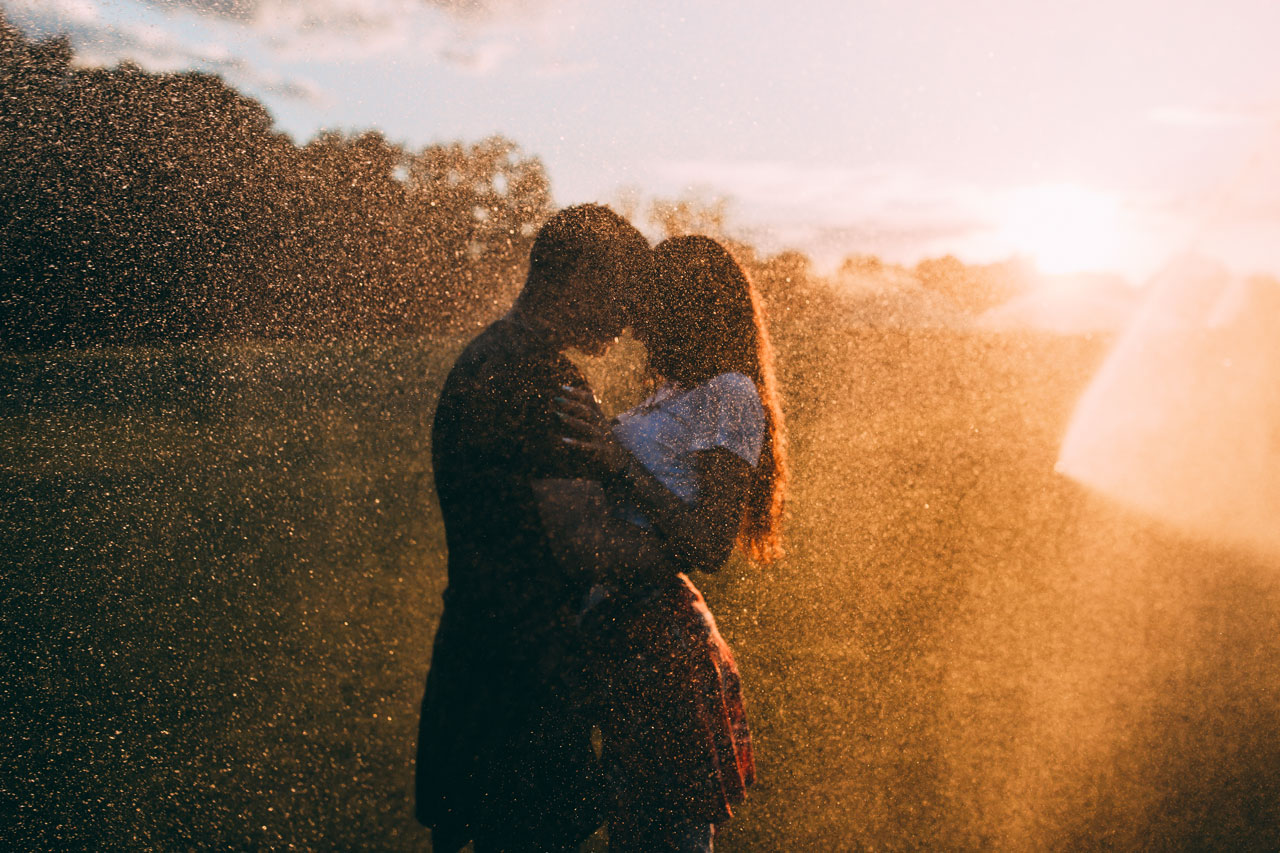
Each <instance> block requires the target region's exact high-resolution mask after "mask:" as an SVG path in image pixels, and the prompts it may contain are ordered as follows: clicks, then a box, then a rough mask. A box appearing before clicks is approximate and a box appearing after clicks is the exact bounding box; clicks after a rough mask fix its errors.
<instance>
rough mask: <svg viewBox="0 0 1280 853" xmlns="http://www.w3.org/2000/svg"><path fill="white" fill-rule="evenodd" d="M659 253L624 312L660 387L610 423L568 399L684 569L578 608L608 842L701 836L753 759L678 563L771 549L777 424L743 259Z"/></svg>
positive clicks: (707, 244)
mask: <svg viewBox="0 0 1280 853" xmlns="http://www.w3.org/2000/svg"><path fill="white" fill-rule="evenodd" d="M655 255H656V260H657V268H658V287H657V290H656V292H655V293H654V294H653V295H652V297H651V298H649V299H647V300H645V303H644V304H641V305H639V306H636V309H635V314H634V324H633V325H634V329H635V332H636V335H637V337H638V338H639V339H640V341H641V342H642V343H643V344H644V345H645V347H646V349H647V350H648V354H649V366H650V368H651V370H652V371H653V373H654V374H655V377H656V379H657V380H659V385H658V388H657V391H656V392H655V393H654V394H653V395H652V396H651V397H650V398H649V399H648V400H646V401H645V402H644V403H642V404H641V405H639V406H637V407H636V408H634V409H632V410H631V411H629V412H626V413H625V414H623V415H621V416H620V417H619V418H618V419H617V420H616V421H615V422H614V423H612V424H610V423H607V422H605V421H604V419H603V418H602V417H601V416H600V415H599V413H598V412H599V410H598V408H597V407H596V406H595V405H593V403H592V401H591V400H588V399H584V398H583V397H582V396H581V395H579V394H578V393H577V392H574V391H573V390H571V389H566V396H565V398H563V399H562V401H561V406H562V415H561V416H562V418H563V420H564V422H565V423H566V425H567V427H568V428H569V432H570V435H569V436H567V437H566V439H565V440H566V441H567V442H569V443H571V444H574V445H576V446H579V447H581V448H583V449H584V450H586V451H587V452H588V453H589V454H590V455H591V457H592V458H593V459H594V460H595V462H596V464H597V465H598V466H599V469H600V475H601V478H602V481H603V482H604V483H605V488H606V491H607V493H609V494H610V495H611V496H612V497H613V498H614V499H615V501H616V502H617V504H618V506H619V511H620V512H621V513H624V514H625V515H626V516H627V517H628V518H629V519H631V520H632V521H633V522H634V523H636V524H638V525H640V526H643V527H647V528H649V529H651V530H652V531H653V532H654V534H655V535H656V536H657V537H658V538H659V539H660V541H662V542H663V543H664V544H663V547H664V549H665V550H666V552H667V553H668V554H669V555H670V558H671V563H672V565H673V566H674V567H677V568H681V569H684V570H685V571H680V572H678V573H677V572H676V571H674V570H673V571H672V572H671V574H670V575H669V576H668V577H666V578H663V579H658V580H652V579H651V580H648V581H643V582H637V583H635V584H634V585H633V586H632V587H631V588H626V589H610V588H606V587H605V586H597V587H595V588H593V590H592V592H591V594H590V596H589V598H588V601H587V603H586V606H585V608H584V612H583V616H582V619H583V624H584V627H585V628H586V630H587V631H588V637H589V641H590V642H591V644H592V645H593V648H594V650H595V652H596V659H597V663H598V664H599V666H598V676H597V685H598V686H599V687H600V692H601V695H602V697H603V701H602V702H601V708H602V720H603V722H602V725H601V729H602V732H603V744H604V755H605V759H606V764H607V766H608V767H609V774H610V777H611V779H612V782H613V787H614V793H615V795H616V807H615V809H614V813H613V816H612V818H611V821H610V825H609V846H610V850H613V851H649V852H650V853H652V851H709V850H711V846H712V838H713V836H714V834H715V827H716V825H717V824H720V823H722V822H723V821H725V820H727V819H728V818H729V817H730V816H731V814H732V807H733V806H734V805H736V804H737V803H739V802H741V801H742V799H743V797H744V795H745V790H746V788H747V786H749V785H750V784H751V783H752V781H753V779H754V774H755V766H754V760H753V757H752V752H751V738H750V733H749V730H748V727H747V721H746V714H745V711H744V708H743V702H742V693H741V688H740V684H739V678H738V669H737V665H736V664H735V662H734V659H733V654H732V653H731V652H730V650H729V647H728V645H727V644H726V643H725V641H724V639H723V638H722V637H721V636H720V632H719V630H718V629H717V628H716V623H715V619H714V618H713V617H712V615H711V612H710V610H709V609H708V608H707V604H706V601H705V600H704V599H703V597H702V595H701V594H700V593H699V592H698V590H697V588H696V587H695V586H694V585H693V583H692V582H691V581H690V580H689V577H688V575H687V574H686V573H685V572H686V571H688V570H694V569H697V570H701V571H714V570H715V569H718V568H719V567H720V566H721V565H723V564H724V562H725V561H726V560H727V559H728V557H729V555H730V553H731V552H732V550H733V548H734V546H735V545H739V546H741V547H742V549H743V550H744V552H745V553H746V555H747V556H748V557H749V558H750V559H752V560H753V561H755V562H757V563H767V562H769V561H771V560H773V559H774V558H775V557H776V556H777V555H778V554H779V552H780V530H779V527H780V519H781V513H782V502H783V486H784V481H785V464H784V456H783V444H784V438H783V428H782V416H781V412H780V410H779V406H778V398H777V393H776V390H775V387H774V379H773V369H772V351H771V349H770V346H769V340H768V335H767V333H766V329H765V323H764V318H763V313H762V309H761V305H760V301H759V299H758V297H757V295H756V294H755V292H754V289H753V288H752V286H751V283H750V282H749V280H748V279H747V277H746V275H745V274H744V273H743V271H742V269H741V267H739V265H738V264H737V263H736V262H735V261H734V260H733V258H732V257H731V256H730V255H729V253H728V252H727V251H725V249H724V248H723V247H722V246H721V245H720V244H718V243H717V242H715V241H714V240H711V239H709V238H706V237H678V238H673V239H670V240H666V241H664V242H663V243H661V244H659V245H658V247H657V249H656V250H655Z"/></svg>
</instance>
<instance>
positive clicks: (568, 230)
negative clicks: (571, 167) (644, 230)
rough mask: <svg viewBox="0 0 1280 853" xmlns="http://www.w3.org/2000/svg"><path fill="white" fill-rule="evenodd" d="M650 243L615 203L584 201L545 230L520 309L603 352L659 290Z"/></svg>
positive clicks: (570, 342)
mask: <svg viewBox="0 0 1280 853" xmlns="http://www.w3.org/2000/svg"><path fill="white" fill-rule="evenodd" d="M653 269H654V268H653V252H652V250H651V249H650V248H649V241H647V240H646V239H645V238H644V235H643V234H641V233H640V232H639V231H637V230H636V229H635V228H634V227H632V225H631V224H630V223H629V222H627V221H626V220H625V219H623V218H622V217H621V216H619V215H618V214H616V213H614V212H613V211H612V210H610V209H609V208H607V207H605V206H603V205H599V204H580V205H576V206H574V207H567V208H565V209H564V210H561V211H560V212H558V213H556V214H555V215H554V216H552V217H551V218H550V219H549V220H547V222H546V224H544V225H543V226H542V228H541V229H540V230H539V231H538V236H537V238H535V240H534V243H533V251H532V252H531V253H530V255H529V277H528V279H527V280H526V281H525V286H524V289H523V290H522V291H521V293H520V297H519V302H518V303H517V304H518V306H519V308H520V310H522V311H524V312H526V313H529V314H532V315H535V316H537V317H539V318H540V319H541V320H543V321H544V322H546V323H548V324H550V325H551V326H553V327H554V328H555V329H556V331H557V333H558V334H559V335H560V337H561V339H562V342H563V343H564V344H565V346H571V347H577V348H578V349H581V350H583V351H585V352H589V353H598V352H603V350H604V349H605V348H607V347H608V345H609V344H610V343H611V342H612V341H613V340H614V339H615V338H617V337H618V335H619V334H621V333H622V328H623V327H624V326H626V325H627V324H628V323H630V322H631V314H632V307H633V306H634V305H635V304H637V303H638V302H639V301H641V300H642V299H645V298H647V297H648V295H649V292H650V291H651V290H652V288H653V279H654V272H653Z"/></svg>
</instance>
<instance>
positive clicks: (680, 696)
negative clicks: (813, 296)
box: [416, 205, 784, 853]
mask: <svg viewBox="0 0 1280 853" xmlns="http://www.w3.org/2000/svg"><path fill="white" fill-rule="evenodd" d="M628 326H629V327H630V328H631V329H632V330H633V331H634V334H635V336H636V337H637V339H638V340H639V341H640V342H641V343H642V344H643V345H644V346H645V348H646V350H647V352H648V361H649V366H650V368H651V370H652V372H653V374H654V376H655V379H656V380H658V381H659V383H660V384H659V385H658V390H657V392H656V393H655V394H653V396H651V397H650V398H649V399H648V400H647V401H645V402H644V403H642V404H641V405H640V406H637V407H636V408H635V409H632V410H631V411H629V412H627V413H625V414H623V415H621V416H620V417H619V418H617V419H616V420H615V421H612V422H610V421H609V420H608V419H606V417H605V416H604V415H603V413H602V412H601V410H600V407H599V404H598V403H597V402H596V399H595V396H594V394H593V393H592V391H591V389H590V387H589V385H588V383H587V381H586V379H585V378H584V377H583V375H582V374H581V372H579V370H578V369H577V368H576V367H575V366H574V365H573V363H572V362H570V361H569V360H568V359H567V358H566V357H565V355H564V353H565V351H566V350H569V349H576V350H578V351H581V352H585V353H588V354H602V353H603V352H604V351H605V350H606V349H607V348H608V347H609V345H610V344H611V343H612V342H613V341H614V340H616V338H617V337H618V335H619V334H620V333H621V332H622V330H623V328H624V327H628ZM782 451H783V434H782V418H781V414H780V411H779V409H778V402H777V396H776V392H775V389H774V382H773V376H772V364H771V354H770V350H769V345H768V338H767V335H766V334H765V327H764V322H763V316H762V314H761V307H760V304H759V300H758V297H757V296H756V294H755V293H754V291H753V289H752V287H751V285H750V283H749V281H748V279H747V278H746V276H745V275H744V274H743V272H742V270H741V268H740V267H739V266H738V264H737V263H736V262H735V261H734V260H733V259H732V257H731V256H730V255H729V254H728V253H727V252H726V251H725V250H724V248H723V247H721V246H720V245H719V244H718V243H716V242H715V241H713V240H710V239H708V238H705V237H680V238H674V239H671V240H667V241H664V242H663V243H661V244H659V245H658V247H657V248H656V249H651V248H650V246H649V244H648V242H647V241H646V240H645V238H644V237H643V235H641V234H640V233H639V232H638V231H636V229H635V228H633V227H632V226H631V225H630V224H629V223H627V222H626V221H625V220H624V219H622V218H621V217H619V216H617V215H616V214H615V213H613V212H612V211H611V210H609V209H608V208H606V207H602V206H599V205H581V206H577V207H571V208H567V209H565V210H562V211H561V212H559V213H558V214H556V215H555V216H553V217H552V218H551V219H550V220H549V221H548V222H547V223H546V224H545V225H544V226H543V227H542V229H541V230H540V231H539V233H538V235H537V238H536V239H535V242H534V246H533V250H532V253H531V257H530V265H529V274H528V279H527V280H526V283H525V286H524V288H523V290H522V291H521V293H520V295H519V297H518V298H517V300H516V303H515V305H514V306H513V308H512V309H511V311H510V312H509V313H508V314H507V315H506V316H505V317H503V318H502V319H500V320H498V321H497V322H495V323H494V324H492V325H491V326H489V327H488V328H487V329H485V330H484V331H483V332H482V333H481V334H480V335H479V336H478V337H477V338H476V339H475V340H474V341H472V342H471V344H470V345H469V346H468V347H467V348H466V349H465V350H464V351H463V353H462V354H461V356H459V358H458V360H457V362H456V363H455V364H454V366H453V369H452V370H451V371H450V373H449V376H448V378H447V379H446V381H445V385H444V388H443V390H442V392H441V395H440V399H439V403H438V406H437V410H436V416H435V424H434V428H433V433H432V459H433V464H434V467H435V482H436V491H437V494H438V496H439V500H440V509H441V513H442V516H443V519H444V526H445V537H446V542H447V545H448V550H449V569H448V571H449V579H448V588H447V590H446V591H445V593H444V612H443V615H442V617H441V621H440V626H439V628H438V630H437V633H436V638H435V647H434V651H433V656H432V662H431V670H430V672H429V673H428V676H427V686H426V694H425V696H424V699H423V706H422V718H421V726H420V731H419V743H418V761H417V779H416V785H417V815H418V819H419V820H420V821H421V822H422V823H423V824H425V825H427V826H429V827H430V828H431V830H432V843H433V847H434V849H435V850H437V851H455V850H458V849H460V848H461V847H463V846H465V845H466V843H467V842H468V841H471V842H473V843H474V849H475V851H476V853H492V851H539V853H543V851H568V850H575V849H577V846H578V844H579V843H580V842H581V841H582V840H584V839H585V838H586V837H587V836H589V835H591V834H592V833H593V832H594V831H595V830H596V829H597V828H598V827H599V826H600V825H601V824H602V823H606V822H607V823H608V825H609V848H610V850H612V851H637V853H638V852H639V851H645V852H646V853H656V851H710V850H711V847H712V838H713V836H714V834H715V827H716V825H718V824H720V823H723V822H724V821H725V820H727V819H728V818H729V816H730V814H731V809H732V807H733V806H734V805H736V804H737V803H739V802H741V801H742V799H743V797H744V794H745V789H746V787H747V786H749V785H750V784H751V782H752V779H753V776H754V762H753V758H752V754H751V741H750V734H749V731H748V728H747V722H746V715H745V712H744V710H743V704H742V695H741V689H740V686H739V681H738V670H737V666H736V664H735V663H734V660H733V655H732V654H731V652H730V651H729V648H728V646H727V645H726V644H725V642H724V640H723V638H722V637H721V636H720V633H719V631H718V630H717V628H716V624H715V620H714V619H713V618H712V615H711V613H710V611H709V610H708V609H707V605H706V602H705V601H704V600H703V598H702V595H701V594H700V593H699V592H698V590H697V589H696V587H694V585H693V584H692V583H691V582H690V580H689V577H688V574H687V573H688V572H690V571H714V570H715V569H717V568H719V567H720V566H721V565H722V564H723V563H724V562H725V561H726V560H727V559H728V557H729V554H730V553H731V552H732V550H733V548H734V547H735V545H740V546H742V547H743V548H744V550H745V551H746V553H747V555H748V556H749V557H750V558H751V559H753V560H755V561H756V562H767V561H769V560H771V559H773V558H774V556H775V555H776V553H777V551H778V541H779V540H778V537H779V529H778V528H779V524H780V515H781V504H782V492H783V481H784V463H783V453H782Z"/></svg>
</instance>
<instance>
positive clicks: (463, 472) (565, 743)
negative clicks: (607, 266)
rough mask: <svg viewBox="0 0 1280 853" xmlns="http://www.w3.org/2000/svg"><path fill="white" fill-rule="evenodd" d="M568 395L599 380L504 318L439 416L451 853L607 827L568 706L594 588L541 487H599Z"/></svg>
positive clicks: (437, 715) (435, 670)
mask: <svg viewBox="0 0 1280 853" xmlns="http://www.w3.org/2000/svg"><path fill="white" fill-rule="evenodd" d="M565 384H572V385H579V386H585V385H586V381H585V379H584V378H583V376H582V374H581V373H580V372H579V371H578V370H577V368H575V367H574V366H573V364H572V363H571V362H569V361H568V360H567V359H565V358H564V357H563V356H562V355H561V354H560V353H559V352H558V351H557V350H556V349H555V348H554V347H552V346H551V345H549V344H548V343H547V342H546V341H544V340H543V339H541V338H540V337H538V336H537V335H536V334H534V333H533V332H531V331H530V330H528V329H527V328H525V327H523V326H521V325H518V324H516V323H514V322H511V321H509V320H505V319H504V320H500V321H498V322H497V323H494V324H493V325H491V326H490V327H489V328H488V329H486V330H485V331H484V332H482V333H481V334H480V335H479V336H478V337H477V338H476V339H475V340H474V341H472V342H471V344H470V345H469V346H468V347H467V348H466V349H465V350H464V351H463V353H462V355H461V356H459V358H458V360H457V362H456V363H455V364H454V366H453V369H452V370H451V371H450V373H449V376H448V378H447V380H446V381H445V385H444V389H443V390H442V392H441V395H440V400H439V403H438V406H437V409H436V416H435V425H434V428H433V433H432V460H433V464H434V468H435V482H436V492H437V494H438V496H439V499H440V509H441V514H442V516H443V518H444V525H445V538H446V542H447V544H448V548H449V587H448V590H447V592H446V593H445V607H444V614H443V616H442V618H441V623H440V627H439V629H438V631H437V634H436V640H435V648H434V651H433V656H432V663H431V672H430V674H429V675H428V679H427V690H426V696H425V698H424V700H423V715H422V723H421V729H420V734H419V747H418V749H419V751H418V767H417V810H418V817H419V820H421V821H422V822H423V823H425V824H427V825H428V826H431V827H432V828H433V844H434V846H435V849H437V850H452V849H456V847H458V846H461V845H462V844H463V843H465V841H466V839H467V838H468V837H471V835H472V834H473V833H474V832H475V831H479V832H481V833H483V832H485V831H486V829H485V828H486V827H489V828H492V829H493V830H495V831H496V830H498V829H499V828H502V829H503V831H505V832H507V833H509V835H510V838H511V839H516V840H519V842H520V844H522V845H524V846H527V847H528V848H529V849H552V848H553V846H554V844H555V843H556V842H557V840H558V839H564V840H566V841H567V840H569V838H570V837H581V836H582V835H584V834H586V833H589V831H590V828H591V827H592V826H594V825H596V824H598V823H599V818H598V816H597V811H596V810H597V804H596V802H595V767H594V765H595V760H594V754H593V753H592V752H591V749H590V743H589V739H588V737H587V732H588V731H589V727H588V726H587V725H585V724H584V723H582V722H581V721H580V714H579V712H578V710H577V708H576V705H577V703H576V702H575V701H574V698H573V697H572V696H570V695H569V694H570V688H569V684H570V682H572V680H573V672H574V671H575V667H576V664H575V663H573V661H574V660H575V657H574V656H575V651H576V650H575V645H576V644H575V637H574V628H573V620H572V614H573V612H574V608H575V605H576V602H577V601H578V599H579V598H580V596H581V594H582V591H583V589H584V588H585V586H586V585H587V584H586V582H585V581H584V579H575V578H573V577H570V576H569V575H567V574H566V573H565V572H564V571H563V570H562V569H561V568H560V566H559V565H558V564H557V562H556V561H555V559H554V558H553V557H552V554H551V551H550V548H549V546H548V543H547V539H546V534H545V532H544V530H543V528H542V524H541V522H540V520H539V515H538V509H537V504H536V501H535V497H534V491H533V482H534V481H536V480H539V479H544V478H546V479H554V478H572V477H579V476H585V475H586V474H585V469H584V468H583V465H582V463H581V462H580V461H579V460H577V459H575V457H574V456H573V455H572V454H571V453H570V451H569V450H568V449H567V448H566V447H565V445H564V444H563V442H561V441H560V439H559V434H558V431H557V430H556V429H555V428H554V424H553V422H552V418H553V415H552V409H551V404H552V399H553V398H554V397H555V396H556V395H557V394H558V393H560V386H561V385H565ZM593 821H594V823H593ZM467 824H471V825H472V830H468V829H467ZM477 828H478V830H477ZM504 838H505V836H504ZM539 839H541V840H539ZM495 843H496V844H498V845H499V846H501V845H502V844H507V843H510V844H511V845H512V849H514V848H515V844H516V842H515V841H511V842H507V841H505V840H502V839H498V840H497V841H496V842H495Z"/></svg>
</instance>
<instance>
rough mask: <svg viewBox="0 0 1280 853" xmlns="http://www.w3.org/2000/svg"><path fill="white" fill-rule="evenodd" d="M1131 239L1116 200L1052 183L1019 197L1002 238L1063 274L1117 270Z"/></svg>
mask: <svg viewBox="0 0 1280 853" xmlns="http://www.w3.org/2000/svg"><path fill="white" fill-rule="evenodd" d="M1126 236H1127V235H1126V234H1125V233H1124V232H1123V228H1122V224H1121V216H1120V210H1119V205H1118V204H1117V203H1116V201H1115V200H1114V199H1113V198H1111V197H1109V196H1107V195H1105V194H1103V193H1100V192H1097V191H1094V190H1089V189H1086V188H1084V187H1080V186H1076V185H1074V184H1047V185H1042V186H1037V187H1031V188H1028V189H1025V190H1022V191H1019V192H1017V193H1015V194H1014V195H1013V197H1012V198H1011V200H1010V202H1009V204H1008V208H1007V210H1006V212H1005V213H1004V221H1003V224H1002V228H1001V234H1000V240H1001V242H1003V243H1005V244H1007V245H1009V246H1011V247H1012V248H1013V249H1014V250H1015V251H1016V252H1017V253H1018V254H1021V255H1026V256H1028V257H1030V258H1031V259H1032V260H1034V261H1035V264H1036V266H1037V267H1038V268H1039V269H1040V270H1041V271H1042V272H1045V273H1050V274H1054V275H1057V274H1062V273H1074V272H1087V271H1097V270H1107V269H1112V268H1114V267H1115V265H1116V264H1117V263H1120V262H1121V261H1122V260H1123V258H1122V253H1123V252H1124V250H1125V246H1126V243H1127V242H1128V241H1127V240H1126Z"/></svg>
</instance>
